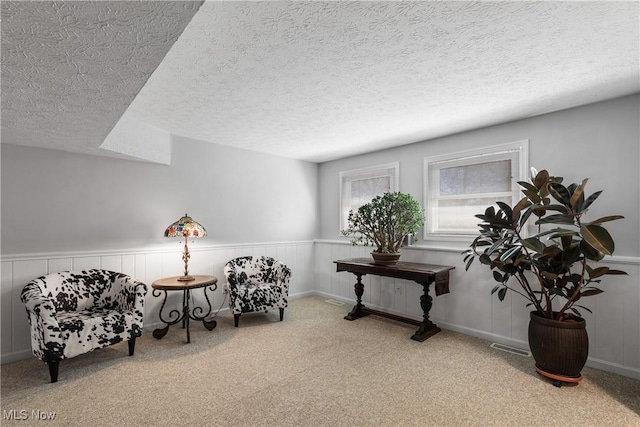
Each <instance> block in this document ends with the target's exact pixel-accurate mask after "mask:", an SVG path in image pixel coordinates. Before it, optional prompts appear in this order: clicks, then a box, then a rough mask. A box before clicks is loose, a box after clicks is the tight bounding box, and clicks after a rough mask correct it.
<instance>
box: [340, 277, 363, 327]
mask: <svg viewBox="0 0 640 427" xmlns="http://www.w3.org/2000/svg"><path fill="white" fill-rule="evenodd" d="M353 274H355V275H356V277H357V278H358V281H357V282H356V284H355V285H354V286H353V288H354V290H355V292H356V305H354V306H353V308H352V309H351V311H350V312H349V314H347V315H346V316H344V318H345V319H347V320H356V319H359V318H361V317H364V316H368V315H369V313H365V312H364V311H362V309H363V308H365V306H364V305H363V304H362V295H363V294H364V284H362V276H364V275H363V274H362V273H353Z"/></svg>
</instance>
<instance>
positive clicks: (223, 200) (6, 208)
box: [1, 137, 318, 255]
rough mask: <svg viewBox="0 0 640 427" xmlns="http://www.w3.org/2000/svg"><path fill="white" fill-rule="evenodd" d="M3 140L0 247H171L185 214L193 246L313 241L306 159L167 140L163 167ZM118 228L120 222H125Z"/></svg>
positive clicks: (312, 186)
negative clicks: (193, 225)
mask: <svg viewBox="0 0 640 427" xmlns="http://www.w3.org/2000/svg"><path fill="white" fill-rule="evenodd" d="M10 142H11V141H3V144H2V145H1V147H2V171H1V173H2V254H3V255H6V254H11V255H15V254H33V253H51V252H68V251H92V250H100V251H104V250H119V249H128V248H145V247H150V246H160V247H163V246H164V247H167V246H168V245H171V247H173V246H175V245H178V244H179V242H177V240H176V239H165V238H164V237H162V233H163V232H164V230H165V228H166V227H167V226H168V225H169V224H171V223H172V222H174V221H176V220H177V219H178V218H180V216H182V215H183V214H184V213H185V212H187V213H189V215H190V216H192V217H193V218H194V219H195V220H196V221H198V222H200V223H201V224H202V225H204V226H205V228H206V229H207V231H208V236H207V237H206V238H203V239H198V240H196V241H195V242H194V245H195V246H196V247H197V245H198V244H201V245H216V244H229V243H233V244H238V243H259V242H283V241H299V240H312V239H313V238H315V237H316V236H317V234H318V229H317V224H318V218H317V214H318V208H317V200H318V183H317V169H318V166H317V165H316V164H314V163H309V162H303V161H298V160H292V159H286V158H281V157H275V156H270V155H266V154H261V153H256V152H252V151H247V150H241V149H235V148H230V147H226V146H221V145H215V144H209V143H205V142H201V141H196V140H192V139H187V138H180V137H175V138H174V141H173V153H172V164H171V166H164V165H157V164H152V163H143V162H136V161H129V160H120V159H113V158H107V157H95V156H88V155H82V154H72V153H67V152H61V151H54V150H46V149H41V148H28V147H21V146H16V145H10V144H7V143H10ZM123 225H126V226H125V227H123Z"/></svg>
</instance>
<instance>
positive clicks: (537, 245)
mask: <svg viewBox="0 0 640 427" xmlns="http://www.w3.org/2000/svg"><path fill="white" fill-rule="evenodd" d="M522 245H523V246H525V247H526V248H527V249H531V250H532V251H534V252H537V253H539V254H542V253H543V252H544V249H545V245H544V243H542V242H541V241H540V240H538V239H537V238H536V237H529V238H528V239H524V240H523V241H522Z"/></svg>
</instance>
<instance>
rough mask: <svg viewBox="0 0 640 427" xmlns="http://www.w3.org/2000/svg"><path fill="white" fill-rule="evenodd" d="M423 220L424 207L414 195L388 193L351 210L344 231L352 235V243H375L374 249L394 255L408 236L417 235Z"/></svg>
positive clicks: (345, 233)
mask: <svg viewBox="0 0 640 427" xmlns="http://www.w3.org/2000/svg"><path fill="white" fill-rule="evenodd" d="M424 221H425V216H424V210H423V209H422V207H421V206H420V204H419V203H418V202H417V201H416V199H414V198H413V196H412V195H411V194H405V193H400V192H388V193H384V194H383V195H382V196H376V197H375V198H374V199H373V200H371V201H370V202H369V203H367V204H365V205H362V206H360V207H359V208H358V210H357V211H353V210H350V211H349V216H348V218H347V223H348V226H347V228H346V229H344V230H342V234H343V235H344V236H351V243H352V244H353V245H359V244H361V245H367V246H368V245H372V246H375V247H376V249H375V250H374V252H377V253H384V254H391V253H393V254H395V253H399V252H400V247H401V246H402V242H403V240H404V239H405V237H407V236H412V237H415V235H416V232H417V231H418V229H419V228H420V227H422V226H423V225H424Z"/></svg>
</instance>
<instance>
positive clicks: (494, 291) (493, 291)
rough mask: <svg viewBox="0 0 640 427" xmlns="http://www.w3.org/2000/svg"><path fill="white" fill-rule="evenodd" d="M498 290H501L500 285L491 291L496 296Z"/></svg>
mask: <svg viewBox="0 0 640 427" xmlns="http://www.w3.org/2000/svg"><path fill="white" fill-rule="evenodd" d="M498 289H500V285H495V286H494V287H493V289H491V295H493V294H495V293H496V291H497V290H498Z"/></svg>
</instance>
